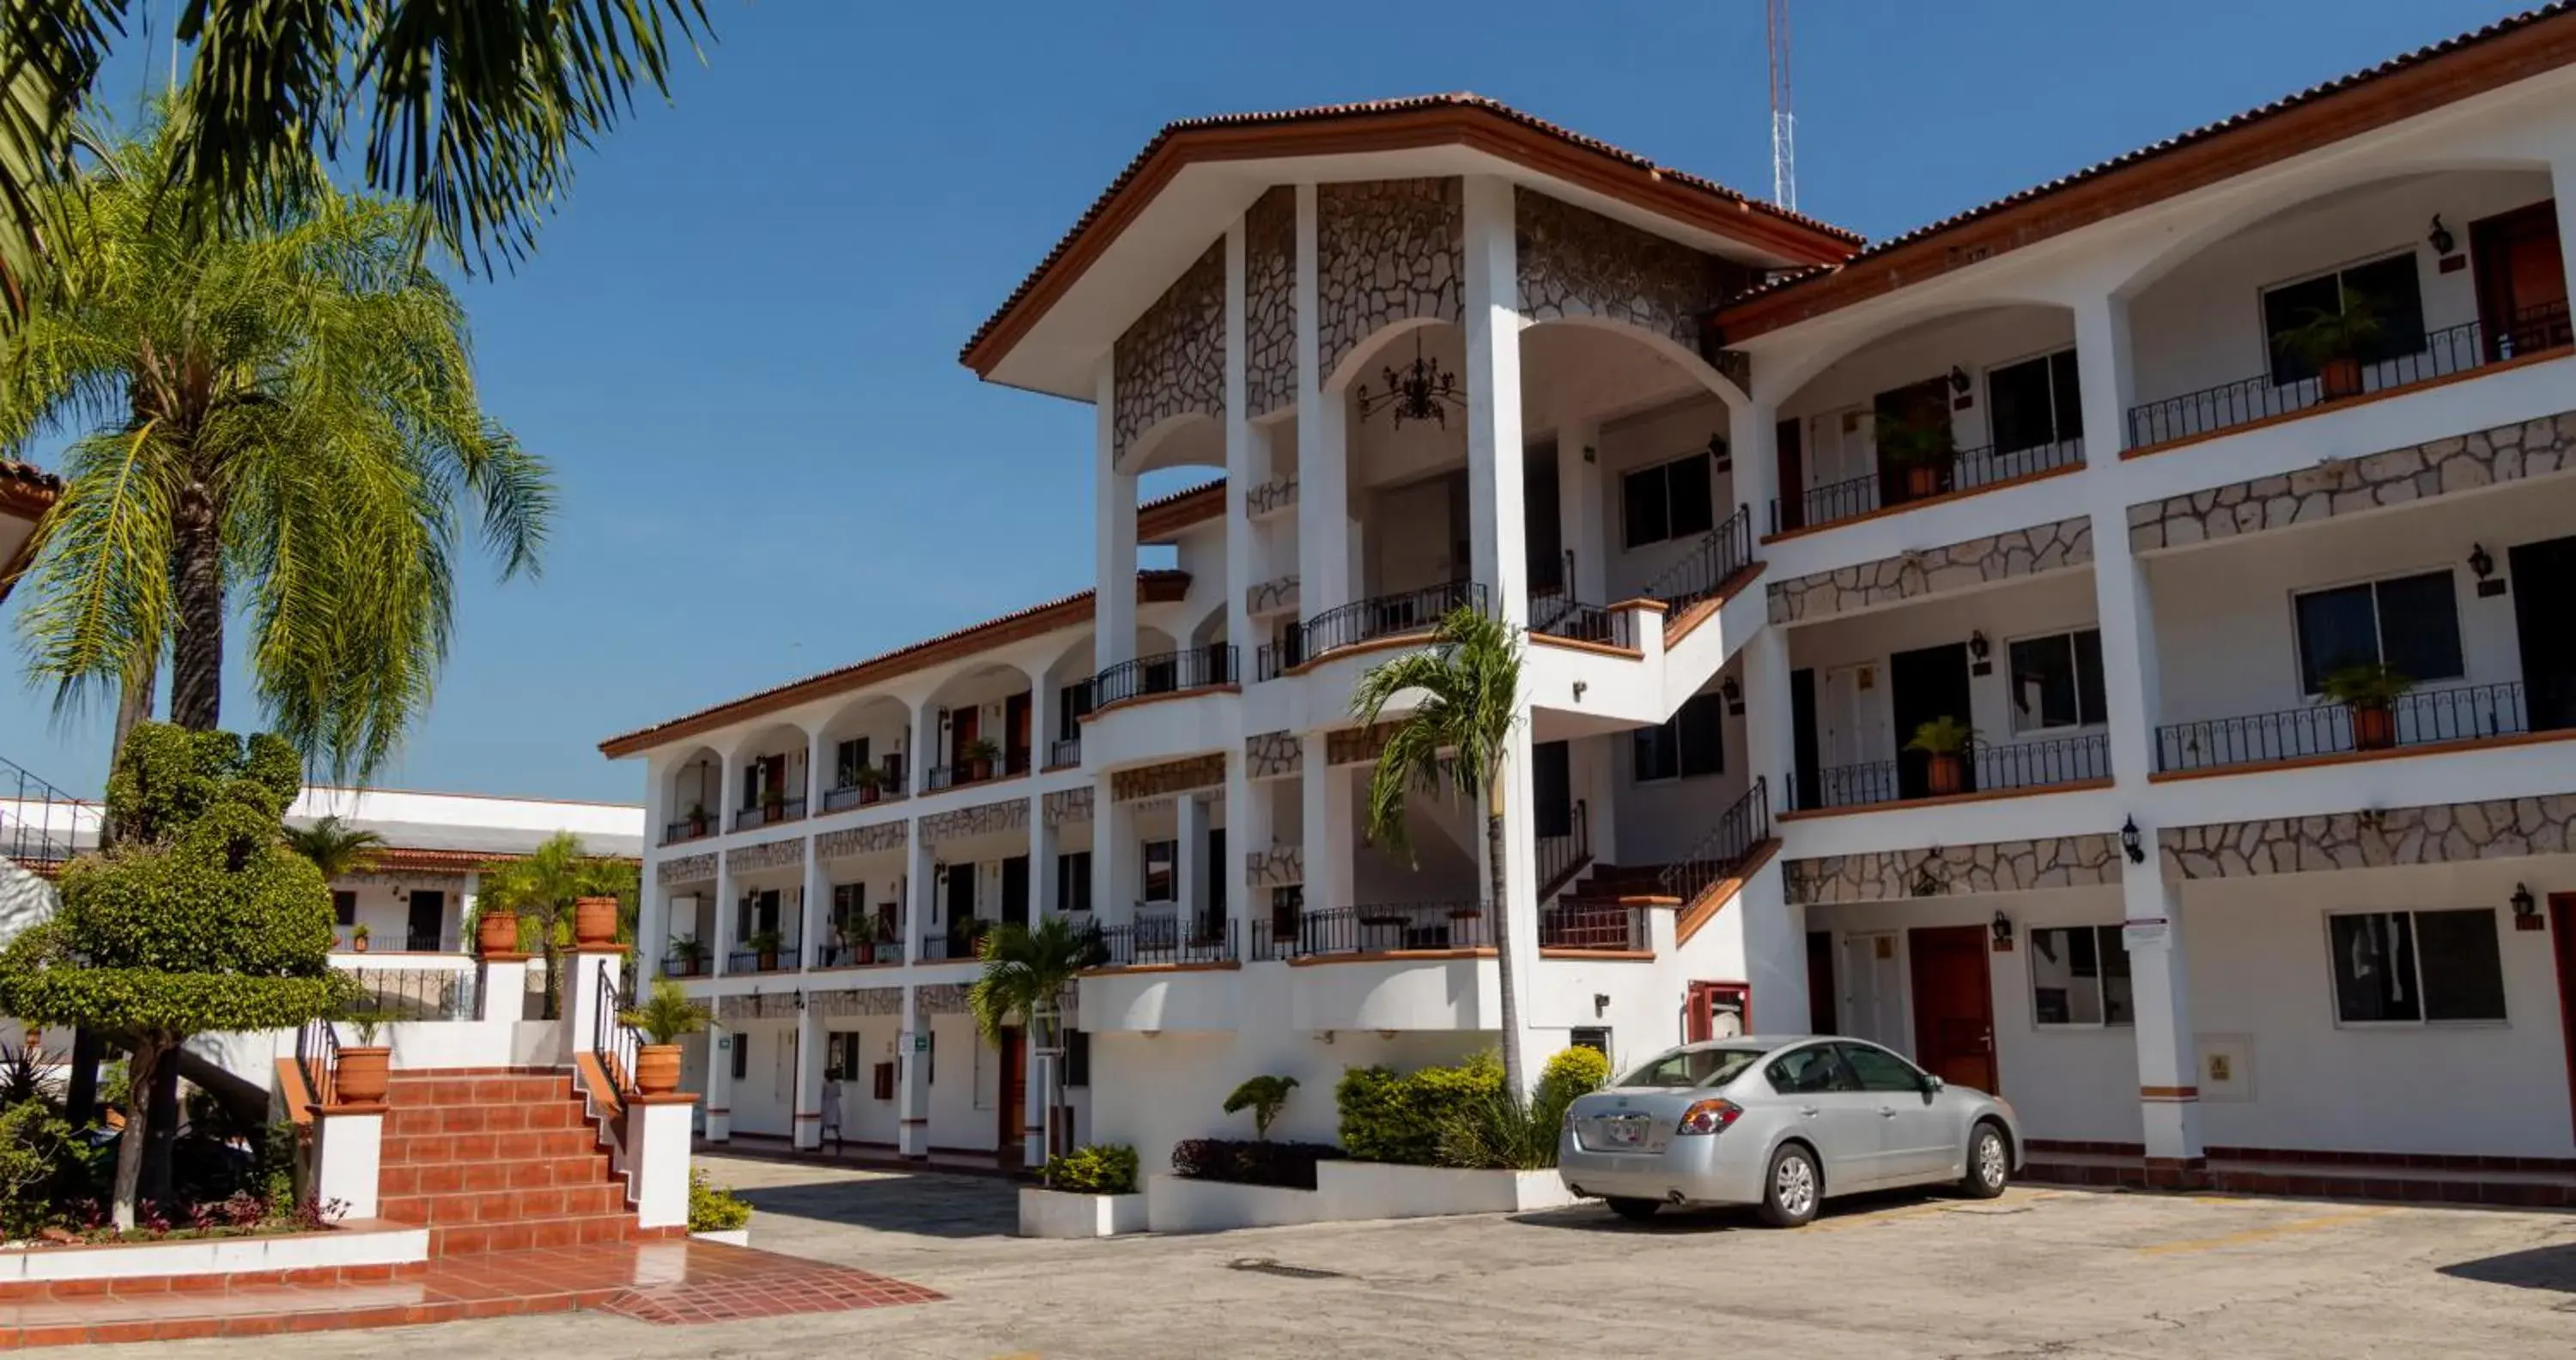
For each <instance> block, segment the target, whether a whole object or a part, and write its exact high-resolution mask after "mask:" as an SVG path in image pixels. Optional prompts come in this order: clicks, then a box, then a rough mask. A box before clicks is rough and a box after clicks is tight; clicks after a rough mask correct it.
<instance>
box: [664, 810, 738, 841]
mask: <svg viewBox="0 0 2576 1360" xmlns="http://www.w3.org/2000/svg"><path fill="white" fill-rule="evenodd" d="M723 829H724V821H723V819H721V818H718V817H712V816H708V817H683V818H681V819H680V820H678V821H676V822H665V823H663V824H662V843H663V844H664V845H677V844H679V843H680V842H682V841H693V840H696V839H698V838H699V837H701V836H712V835H714V834H716V833H717V832H719V831H722V830H723Z"/></svg>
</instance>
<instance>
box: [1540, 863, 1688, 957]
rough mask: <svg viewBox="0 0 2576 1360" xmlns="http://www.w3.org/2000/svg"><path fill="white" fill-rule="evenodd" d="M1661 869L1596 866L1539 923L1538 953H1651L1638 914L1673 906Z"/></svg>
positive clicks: (1654, 867) (1649, 944)
mask: <svg viewBox="0 0 2576 1360" xmlns="http://www.w3.org/2000/svg"><path fill="white" fill-rule="evenodd" d="M1663 872H1664V866H1663V865H1660V864H1602V863H1598V862H1595V863H1594V864H1593V865H1592V867H1591V868H1589V869H1587V870H1585V871H1584V874H1583V877H1581V878H1580V879H1577V880H1575V884H1574V886H1573V887H1571V888H1569V889H1567V890H1566V892H1565V895H1564V896H1562V897H1560V898H1558V899H1557V900H1556V902H1555V904H1554V905H1553V906H1551V907H1549V908H1548V909H1547V910H1546V911H1545V912H1544V913H1542V915H1541V916H1540V919H1539V936H1538V942H1539V947H1540V948H1543V949H1598V950H1612V951H1621V952H1624V951H1629V950H1639V949H1647V948H1651V947H1652V943H1651V941H1650V940H1649V939H1648V938H1647V935H1646V930H1645V921H1644V913H1643V912H1642V911H1641V910H1639V908H1643V907H1647V906H1654V905H1658V904H1660V905H1667V906H1668V905H1671V904H1672V901H1673V899H1672V898H1671V897H1670V896H1668V895H1666V893H1665V890H1664V887H1663V885H1662V884H1661V883H1660V882H1658V881H1657V879H1658V878H1659V876H1661V875H1662V873H1663Z"/></svg>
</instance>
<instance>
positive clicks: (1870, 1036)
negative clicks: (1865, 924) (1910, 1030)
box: [1834, 930, 1913, 1053]
mask: <svg viewBox="0 0 2576 1360" xmlns="http://www.w3.org/2000/svg"><path fill="white" fill-rule="evenodd" d="M1896 941H1897V932H1895V931H1892V930H1883V931H1873V932H1871V933H1869V934H1866V935H1853V934H1846V935H1844V936H1843V958H1842V962H1843V966H1842V972H1841V976H1840V977H1839V978H1837V979H1836V981H1837V982H1838V984H1839V985H1840V987H1841V989H1842V992H1841V998H1840V1000H1841V1002H1842V1005H1841V1006H1840V1008H1839V1010H1840V1014H1841V1016H1842V1021H1841V1023H1839V1024H1837V1025H1835V1026H1834V1032H1835V1033H1837V1034H1844V1035H1848V1036H1850V1037H1852V1038H1855V1039H1867V1040H1869V1041H1870V1042H1872V1043H1875V1044H1881V1045H1884V1046H1886V1047H1888V1048H1892V1049H1895V1050H1896V1051H1897V1052H1899V1053H1909V1052H1912V1051H1913V1045H1911V1044H1908V1043H1907V1042H1906V1041H1905V967H1904V964H1903V962H1902V961H1900V960H1899V959H1898V958H1897V948H1896Z"/></svg>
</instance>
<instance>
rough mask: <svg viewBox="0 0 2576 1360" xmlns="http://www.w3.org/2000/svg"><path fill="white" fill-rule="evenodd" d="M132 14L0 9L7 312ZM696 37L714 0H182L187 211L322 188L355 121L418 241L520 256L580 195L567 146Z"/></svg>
mask: <svg viewBox="0 0 2576 1360" xmlns="http://www.w3.org/2000/svg"><path fill="white" fill-rule="evenodd" d="M142 2H143V3H148V0H142ZM138 7H139V4H138V0H30V2H29V3H24V4H12V5H9V6H7V7H6V8H5V13H0V54H5V58H4V59H5V65H0V291H5V294H6V301H7V305H8V309H9V311H10V312H12V313H16V312H18V311H19V310H20V309H21V308H22V307H23V306H25V305H26V304H27V302H28V301H29V300H30V293H31V291H32V290H33V289H35V288H36V287H37V285H38V284H39V282H40V280H41V278H42V275H43V272H44V271H43V270H42V269H41V265H42V263H43V261H42V260H41V258H40V257H41V256H42V255H43V254H44V252H45V249H46V244H47V242H49V241H51V240H53V239H57V238H58V237H59V236H60V234H61V233H60V230H59V228H60V227H61V225H62V221H63V215H64V214H65V212H67V211H70V210H71V205H70V204H69V203H68V202H67V200H66V197H65V196H64V195H62V194H60V193H58V192H56V190H58V189H59V187H60V185H61V183H62V180H63V178H64V177H65V174H66V171H67V169H68V166H69V164H70V159H71V148H72V143H73V140H74V127H73V123H74V119H75V117H76V115H77V113H78V111H79V110H80V109H81V108H82V107H83V105H84V104H85V103H87V102H88V101H87V96H88V95H89V94H90V93H91V91H92V88H93V87H94V86H95V84H96V83H97V80H98V77H99V74H100V72H101V70H102V69H103V68H104V65H105V63H106V61H107V58H108V56H109V54H110V50H111V48H112V47H113V46H114V41H115V39H116V38H117V37H118V36H121V35H122V34H123V33H124V32H125V31H126V29H125V22H124V21H125V17H126V15H127V14H128V12H129V11H131V10H134V9H136V8H138ZM148 29H149V26H148V24H147V25H146V30H147V31H148ZM702 34H703V35H706V36H707V37H710V38H712V36H713V33H712V30H710V29H709V27H708V24H707V16H706V8H705V0H620V2H619V3H613V4H571V5H567V4H560V3H540V2H539V0H462V2H461V3H460V0H341V3H336V4H327V5H296V6H284V7H281V6H276V5H255V4H220V5H202V4H199V5H188V6H185V7H183V9H182V14H181V18H180V21H179V24H178V31H177V33H176V35H175V36H176V37H177V38H178V39H179V40H181V41H184V42H187V43H189V44H192V45H193V52H192V56H191V60H190V63H189V70H188V73H187V80H186V82H185V83H184V84H178V85H177V88H176V89H175V91H174V99H175V102H176V106H177V107H176V118H175V121H177V122H178V123H179V124H180V125H181V126H182V127H183V128H185V129H186V132H185V137H184V141H183V143H182V145H181V146H180V147H179V148H178V155H177V156H176V157H175V158H174V160H173V162H172V169H173V170H174V171H175V172H176V174H175V177H174V180H173V184H174V187H175V188H176V189H177V190H178V191H179V198H178V204H179V206H180V208H181V211H182V215H183V216H184V217H186V218H188V219H190V220H206V219H212V220H218V221H225V222H239V221H243V220H250V219H256V218H258V217H260V216H263V215H265V214H267V213H269V212H273V211H275V210H276V208H277V206H278V205H279V204H280V203H281V202H291V201H293V200H294V199H295V198H297V197H298V196H301V195H310V194H317V193H321V192H323V191H324V190H325V185H324V182H323V179H322V176H321V171H320V168H319V165H318V164H317V162H316V160H315V157H314V154H313V153H314V152H315V151H316V150H317V149H318V150H319V151H320V152H322V153H323V155H325V156H329V157H337V156H338V154H339V152H340V138H341V134H342V132H343V130H344V129H346V128H350V127H355V128H359V129H363V137H362V140H363V141H364V143H365V148H366V155H365V174H366V182H367V184H368V185H369V186H370V187H371V188H374V189H377V190H382V191H386V192H390V193H394V194H397V195H399V196H401V197H404V198H408V199H411V200H413V201H414V202H416V203H417V204H419V205H420V207H421V208H422V210H423V215H422V218H421V219H420V225H421V226H422V227H423V228H425V231H424V232H423V233H422V236H421V238H420V239H426V237H427V236H429V235H432V234H434V235H435V236H436V237H437V238H438V239H439V240H440V241H442V242H444V243H445V245H446V246H447V248H448V249H449V251H450V252H451V253H452V254H453V255H455V256H456V257H457V258H458V259H459V260H460V261H463V262H464V263H466V264H467V265H468V266H469V267H471V266H476V265H485V266H488V264H489V260H490V255H491V253H492V252H493V251H496V250H497V251H499V252H500V253H501V254H502V255H503V256H504V258H507V259H517V258H519V257H521V256H523V255H525V254H526V253H527V251H528V250H529V249H530V248H532V246H533V245H534V242H535V231H536V228H537V226H538V224H539V223H540V222H541V221H542V220H543V219H544V217H545V215H546V213H547V211H548V210H549V209H551V208H552V207H553V206H554V205H555V204H556V203H558V202H560V201H561V199H562V197H563V195H564V194H565V192H566V191H567V190H568V189H569V188H570V186H571V179H572V166H571V157H572V152H573V150H574V148H576V147H581V146H586V145H588V144H590V143H591V142H592V141H594V140H596V138H597V137H598V136H599V134H601V133H604V132H606V131H608V130H609V129H611V128H613V127H615V126H616V124H617V121H618V119H619V118H620V117H622V116H623V115H625V114H626V113H627V112H629V111H630V110H631V108H632V107H633V100H634V95H635V91H636V89H637V87H638V86H640V85H644V84H648V83H649V84H650V85H651V87H652V88H653V90H654V91H656V92H658V93H660V94H662V95H663V96H665V97H666V98H667V97H668V95H669V93H670V87H669V78H670V68H671V53H672V49H673V48H674V47H675V46H680V47H685V48H687V49H688V50H690V51H692V52H695V51H696V50H697V42H698V39H699V38H700V36H701V35H702ZM172 61H173V65H174V68H175V64H176V56H175V52H174V55H173V58H172ZM176 75H177V73H176V71H175V69H174V71H173V80H174V84H175V83H176ZM353 140H360V138H353Z"/></svg>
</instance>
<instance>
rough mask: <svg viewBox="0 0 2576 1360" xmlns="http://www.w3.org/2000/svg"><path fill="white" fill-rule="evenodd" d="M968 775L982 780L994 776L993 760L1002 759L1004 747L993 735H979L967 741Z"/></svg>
mask: <svg viewBox="0 0 2576 1360" xmlns="http://www.w3.org/2000/svg"><path fill="white" fill-rule="evenodd" d="M963 754H964V755H965V757H966V777H967V778H968V779H969V780H973V781H976V782H979V783H980V782H982V781H983V780H987V779H990V778H992V777H993V762H994V761H996V760H999V759H1001V757H1002V748H1001V747H1000V746H999V745H998V744H996V743H995V742H994V740H993V739H992V738H991V737H977V738H976V739H974V740H973V741H970V742H968V743H966V749H965V751H964V752H963Z"/></svg>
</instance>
